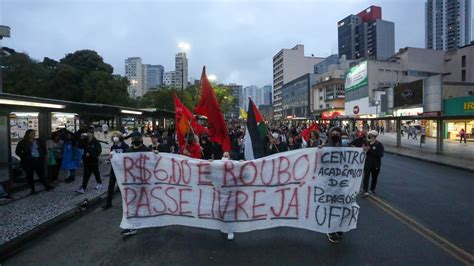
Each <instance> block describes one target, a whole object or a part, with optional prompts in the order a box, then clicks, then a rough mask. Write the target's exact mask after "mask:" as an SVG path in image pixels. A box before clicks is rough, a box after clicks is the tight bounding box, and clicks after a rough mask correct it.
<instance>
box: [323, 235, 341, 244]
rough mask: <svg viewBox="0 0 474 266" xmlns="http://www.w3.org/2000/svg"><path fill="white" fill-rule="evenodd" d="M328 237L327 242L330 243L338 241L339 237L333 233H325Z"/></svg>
mask: <svg viewBox="0 0 474 266" xmlns="http://www.w3.org/2000/svg"><path fill="white" fill-rule="evenodd" d="M326 236H327V237H328V240H329V242H331V243H339V238H338V237H337V236H336V234H334V233H330V234H326Z"/></svg>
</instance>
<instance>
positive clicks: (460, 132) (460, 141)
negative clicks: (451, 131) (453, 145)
mask: <svg viewBox="0 0 474 266" xmlns="http://www.w3.org/2000/svg"><path fill="white" fill-rule="evenodd" d="M462 139H464V143H466V131H465V130H464V128H461V131H459V143H462Z"/></svg>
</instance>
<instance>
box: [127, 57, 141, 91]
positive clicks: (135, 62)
mask: <svg viewBox="0 0 474 266" xmlns="http://www.w3.org/2000/svg"><path fill="white" fill-rule="evenodd" d="M144 76H145V74H144V72H143V65H142V59H141V58H140V57H129V58H127V59H125V77H127V79H128V81H129V82H130V84H129V85H128V87H127V91H128V94H129V95H130V97H131V98H133V99H137V98H140V97H142V96H143V94H144V93H145V89H144V85H145V84H144V83H145V82H144Z"/></svg>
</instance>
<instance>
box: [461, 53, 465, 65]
mask: <svg viewBox="0 0 474 266" xmlns="http://www.w3.org/2000/svg"><path fill="white" fill-rule="evenodd" d="M461 67H466V56H465V55H463V56H462V57H461Z"/></svg>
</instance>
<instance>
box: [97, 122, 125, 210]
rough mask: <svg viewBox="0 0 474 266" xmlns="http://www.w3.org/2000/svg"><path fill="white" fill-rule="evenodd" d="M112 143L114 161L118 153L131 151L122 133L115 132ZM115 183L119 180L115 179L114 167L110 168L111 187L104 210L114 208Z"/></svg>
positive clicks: (111, 150) (111, 154)
mask: <svg viewBox="0 0 474 266" xmlns="http://www.w3.org/2000/svg"><path fill="white" fill-rule="evenodd" d="M112 141H113V145H112V147H111V148H110V158H109V160H110V159H112V157H113V155H114V154H116V153H124V152H126V151H127V150H128V149H129V146H128V144H127V143H125V141H123V135H122V133H121V132H118V131H117V132H114V133H113V134H112ZM115 183H117V179H116V177H115V172H114V169H113V168H112V167H110V174H109V187H108V189H107V198H106V200H105V205H104V206H102V209H103V210H107V209H110V208H111V207H112V199H113V197H114V190H115Z"/></svg>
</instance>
